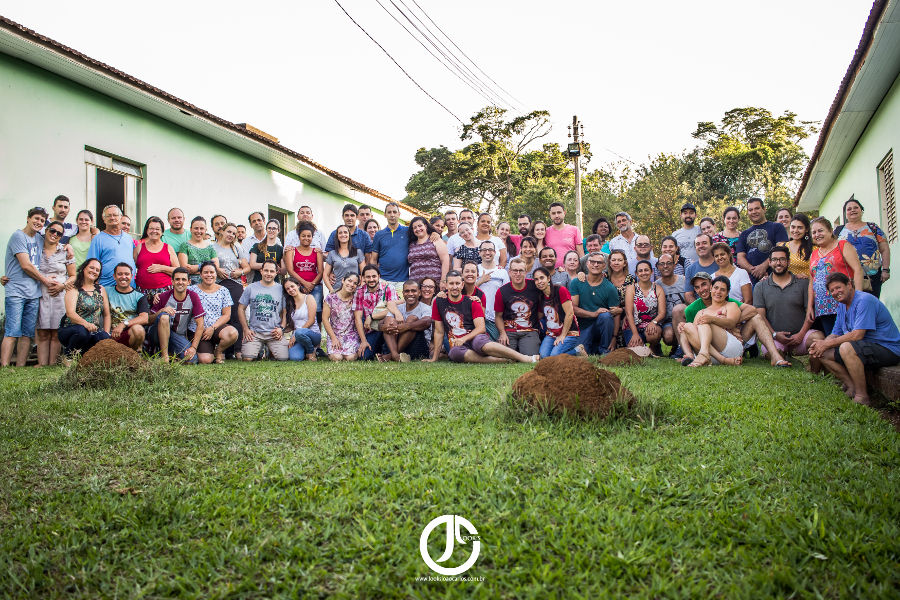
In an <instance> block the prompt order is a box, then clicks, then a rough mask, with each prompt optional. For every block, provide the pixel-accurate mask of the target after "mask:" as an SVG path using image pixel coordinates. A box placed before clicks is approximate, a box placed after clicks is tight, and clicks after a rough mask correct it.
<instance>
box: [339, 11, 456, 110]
mask: <svg viewBox="0 0 900 600" xmlns="http://www.w3.org/2000/svg"><path fill="white" fill-rule="evenodd" d="M334 3H335V4H337V5H338V7H340V9H341V10H342V11H344V14H345V15H347V18H348V19H350V20H351V21H353V24H354V25H356V26H357V27H359V29H360V30H361V31H362V32H363V33H365V34H366V37H368V38H369V39H370V40H372V41H373V42H375V45H376V46H378V47H379V48H381V51H382V52H384V53H385V54H386V55H387V57H388V58H390V59H391V61H393V63H394V64H395V65H397V68H398V69H400V70H401V71H403V74H404V75H406V76H407V77H408V78H409V80H410V81H412V82H413V83H414V84H416V87H417V88H419V89H420V90H422V93H424V94H425V95H426V96H428V97H429V98H431V99H432V100H433V101H434V102H435V104H437V105H438V106H440V107H441V108H443V109H444V110H446V111H447V112H448V113H450V115H451V116H453V118H454V119H456V120H457V121H459V124H460V125H463V124H464V123H463V122H462V119H460V118H459V117H457V116H456V115H455V114H453V111H451V110H450V109H449V108H447V107H446V106H444V105H443V104H441V103H440V102H439V101H438V99H437V98H435V97H434V96H432V95H431V94H429V93H428V92H427V91H425V88H423V87H422V86H421V85H419V82H418V81H416V80H415V79H413V78H412V75H410V74H409V73H407V72H406V69H404V68H403V67H401V66H400V63H398V62H397V61H396V60H395V59H394V57H393V56H391V54H390V53H389V52H388V51H387V50H385V49H384V46H382V45H381V44H379V43H378V41H377V40H376V39H375V38H373V37H372V36H371V35H369V32H368V31H366V30H365V29H364V28H363V26H362V25H360V24H359V23H357V22H356V19H354V18H353V17H351V16H350V13H348V12H347V9H346V8H344V7H343V6H341V3H340V2H339V1H338V0H334Z"/></svg>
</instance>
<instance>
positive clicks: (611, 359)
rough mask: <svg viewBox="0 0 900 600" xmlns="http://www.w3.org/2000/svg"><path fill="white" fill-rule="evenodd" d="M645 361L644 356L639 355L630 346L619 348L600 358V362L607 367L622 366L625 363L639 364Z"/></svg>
mask: <svg viewBox="0 0 900 600" xmlns="http://www.w3.org/2000/svg"><path fill="white" fill-rule="evenodd" d="M642 362H644V357H643V356H638V355H637V354H635V353H634V352H632V351H631V350H629V349H628V348H618V349H616V350H613V351H612V352H610V353H609V354H607V355H606V356H604V357H603V358H601V359H600V364H602V365H606V366H607V367H621V366H624V365H639V364H641V363H642Z"/></svg>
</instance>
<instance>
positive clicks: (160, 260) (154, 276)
mask: <svg viewBox="0 0 900 600" xmlns="http://www.w3.org/2000/svg"><path fill="white" fill-rule="evenodd" d="M165 230H166V227H165V225H163V222H162V219H160V218H159V217H150V218H149V219H147V222H146V223H145V224H144V233H143V235H142V236H141V242H142V243H141V244H139V245H138V246H136V247H135V249H134V264H135V266H136V267H137V273H136V274H135V286H134V287H135V288H137V291H139V292H140V293H142V294H144V295H147V296H150V297H149V298H147V300H148V301H152V300H153V297H154V296H156V295H158V294H161V293H163V292H165V291H168V290H171V289H172V271H174V270H175V269H176V268H178V267H179V266H180V265H179V263H178V256H177V255H176V254H175V249H174V248H172V247H171V246H170V245H168V244H166V243H165V242H163V241H162V234H163V232H164V231H165ZM151 304H152V302H151Z"/></svg>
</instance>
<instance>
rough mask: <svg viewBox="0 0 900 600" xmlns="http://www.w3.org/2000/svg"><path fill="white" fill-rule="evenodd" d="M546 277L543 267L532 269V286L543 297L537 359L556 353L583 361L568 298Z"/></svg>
mask: <svg viewBox="0 0 900 600" xmlns="http://www.w3.org/2000/svg"><path fill="white" fill-rule="evenodd" d="M573 252H574V250H573ZM576 256H577V253H576ZM550 277H551V275H550V271H549V270H548V269H546V268H544V267H538V268H537V269H535V270H534V285H535V286H537V289H539V290H540V291H541V293H542V294H543V296H542V297H541V314H542V315H544V318H546V320H547V335H546V336H544V340H543V341H542V342H541V358H548V357H550V356H558V355H560V354H571V355H572V356H582V357H584V358H587V355H588V354H587V352H586V351H585V349H584V346H582V345H581V344H579V343H578V338H579V337H580V336H581V330H580V329H579V328H578V319H576V318H575V309H574V308H573V306H572V295H571V294H570V293H569V290H568V289H566V288H565V287H563V286H558V285H554V284H553V282H552V281H550Z"/></svg>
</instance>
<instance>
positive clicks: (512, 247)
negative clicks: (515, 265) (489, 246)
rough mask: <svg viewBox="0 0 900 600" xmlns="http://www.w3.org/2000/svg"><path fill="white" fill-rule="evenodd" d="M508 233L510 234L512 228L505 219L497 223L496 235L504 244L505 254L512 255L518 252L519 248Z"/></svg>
mask: <svg viewBox="0 0 900 600" xmlns="http://www.w3.org/2000/svg"><path fill="white" fill-rule="evenodd" d="M510 234H512V228H511V227H510V225H509V223H508V222H507V221H501V222H499V223H497V237H498V238H500V240H501V241H502V242H503V245H504V246H506V255H507V256H509V257H513V256H515V255H516V254H518V253H519V250H518V249H517V248H516V244H515V242H513V241H512V239H511V238H510Z"/></svg>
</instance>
